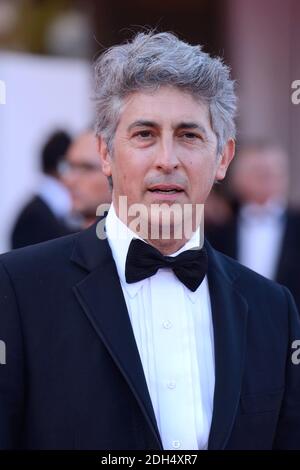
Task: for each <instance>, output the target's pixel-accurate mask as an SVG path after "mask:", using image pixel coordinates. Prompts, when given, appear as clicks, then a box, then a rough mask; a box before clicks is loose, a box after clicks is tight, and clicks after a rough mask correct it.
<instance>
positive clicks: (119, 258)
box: [105, 203, 207, 303]
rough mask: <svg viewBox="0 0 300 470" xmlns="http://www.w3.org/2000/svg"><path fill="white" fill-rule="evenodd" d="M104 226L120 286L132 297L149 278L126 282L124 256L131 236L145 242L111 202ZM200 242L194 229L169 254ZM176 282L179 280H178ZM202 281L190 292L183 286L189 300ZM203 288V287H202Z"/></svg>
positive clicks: (195, 296) (194, 295)
mask: <svg viewBox="0 0 300 470" xmlns="http://www.w3.org/2000/svg"><path fill="white" fill-rule="evenodd" d="M105 228H106V235H107V240H108V243H109V246H110V248H111V251H112V254H113V258H114V260H115V263H116V267H117V271H118V275H119V278H120V281H121V284H122V286H123V287H124V288H125V289H126V292H127V293H128V295H129V296H130V297H131V298H133V297H134V296H135V295H136V294H137V292H138V291H139V290H140V289H141V287H142V286H143V284H145V283H146V282H148V281H149V279H143V280H142V281H138V282H134V283H131V284H129V283H128V282H126V278H125V264H126V257H127V252H128V248H129V245H130V243H131V241H132V239H133V238H138V239H139V240H142V241H143V242H144V243H147V242H146V241H145V240H143V239H142V238H141V237H139V236H138V235H137V234H136V233H135V232H133V231H132V230H131V229H130V228H129V227H128V226H127V225H126V224H124V223H123V222H122V221H121V220H120V219H119V217H118V216H117V214H116V211H115V208H114V205H113V203H112V204H111V206H110V208H109V211H108V214H107V217H106V222H105ZM199 243H200V229H198V230H196V231H195V232H194V233H193V236H192V237H191V238H190V239H189V240H188V241H187V242H186V243H185V245H184V246H182V247H181V248H180V249H179V250H178V251H176V252H175V253H172V254H171V255H170V256H177V255H178V254H179V253H182V252H183V251H186V250H190V249H192V248H195V247H199ZM178 282H180V281H179V280H178ZM205 282H207V281H206V279H205ZM205 282H203V283H202V284H201V285H200V286H199V287H198V289H196V291H195V292H192V291H191V290H190V289H188V288H187V287H185V286H184V285H183V284H182V285H183V287H184V289H185V291H186V293H187V294H188V296H189V298H190V300H191V301H192V302H193V303H195V302H196V299H197V297H198V295H199V293H200V291H201V286H202V285H204V284H205ZM202 288H203V287H202Z"/></svg>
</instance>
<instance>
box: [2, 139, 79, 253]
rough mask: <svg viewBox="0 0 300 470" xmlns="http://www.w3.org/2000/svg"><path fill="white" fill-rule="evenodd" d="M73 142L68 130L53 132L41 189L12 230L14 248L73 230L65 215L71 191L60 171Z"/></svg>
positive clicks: (44, 158) (44, 156)
mask: <svg viewBox="0 0 300 470" xmlns="http://www.w3.org/2000/svg"><path fill="white" fill-rule="evenodd" d="M70 143H71V138H70V137H69V135H68V134H67V133H66V132H63V131H57V132H55V133H53V134H52V135H51V136H50V137H49V139H48V140H47V142H46V143H45V145H44V147H43V149H42V155H41V165H42V171H43V174H42V176H41V181H40V186H39V189H38V192H37V194H36V195H35V196H33V198H32V199H31V200H30V201H29V202H28V203H27V204H26V205H25V207H24V208H23V209H22V210H21V212H20V214H19V215H18V217H17V220H16V222H15V226H14V228H13V231H12V236H11V245H12V248H21V247H23V246H26V245H33V244H35V243H39V242H43V241H46V240H51V239H53V238H57V237H61V236H63V235H67V234H69V233H71V230H70V229H69V228H68V226H67V224H66V223H65V221H64V220H65V218H66V217H67V216H68V214H69V213H70V210H71V200H70V196H69V193H68V191H67V189H66V188H65V186H64V185H63V183H62V182H61V181H60V177H59V174H58V165H59V163H60V162H61V161H62V160H63V158H64V155H65V153H66V151H67V149H68V147H69V145H70Z"/></svg>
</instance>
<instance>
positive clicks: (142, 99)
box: [100, 87, 234, 212]
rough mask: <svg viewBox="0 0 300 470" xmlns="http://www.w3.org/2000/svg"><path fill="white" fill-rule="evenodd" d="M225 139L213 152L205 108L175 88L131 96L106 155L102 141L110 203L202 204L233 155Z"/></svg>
mask: <svg viewBox="0 0 300 470" xmlns="http://www.w3.org/2000/svg"><path fill="white" fill-rule="evenodd" d="M233 152H234V143H233V141H229V142H228V143H227V144H226V148H225V150H224V153H223V155H222V156H219V157H218V156H217V138H216V135H215V134H214V132H213V130H212V128H211V124H210V116H209V111H208V107H207V106H206V105H204V104H202V103H200V102H198V101H196V100H195V99H194V98H193V97H192V96H191V95H190V94H188V93H185V92H182V91H180V90H178V89H177V88H173V87H162V88H160V89H159V90H158V91H155V92H152V93H148V92H136V93H133V94H131V95H130V96H129V97H128V98H127V100H126V101H125V104H124V106H123V109H122V112H121V115H120V119H119V123H118V126H117V129H116V133H115V137H114V141H113V151H112V154H109V152H108V149H107V146H106V144H105V143H104V141H103V140H102V141H100V153H101V157H102V162H103V172H104V173H105V174H106V175H107V176H110V175H111V176H112V179H113V202H114V206H115V208H116V210H117V212H118V201H119V196H127V204H128V206H129V205H131V204H134V203H141V204H144V205H145V206H147V208H149V207H150V205H151V204H154V203H156V204H162V203H167V204H169V205H170V204H173V203H179V204H180V205H181V206H183V204H188V203H190V204H203V203H204V202H205V201H206V198H207V196H208V194H209V192H210V190H211V187H212V185H213V183H214V181H215V180H216V179H222V178H224V176H225V173H226V169H227V167H228V165H229V163H230V160H231V159H232V157H233Z"/></svg>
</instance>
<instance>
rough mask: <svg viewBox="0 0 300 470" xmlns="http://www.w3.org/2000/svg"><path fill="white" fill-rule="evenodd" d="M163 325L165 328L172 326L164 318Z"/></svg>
mask: <svg viewBox="0 0 300 470" xmlns="http://www.w3.org/2000/svg"><path fill="white" fill-rule="evenodd" d="M163 327H164V328H166V330H168V329H169V328H172V323H171V322H170V321H169V320H165V321H164V322H163Z"/></svg>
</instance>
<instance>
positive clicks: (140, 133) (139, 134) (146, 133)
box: [133, 129, 153, 139]
mask: <svg viewBox="0 0 300 470" xmlns="http://www.w3.org/2000/svg"><path fill="white" fill-rule="evenodd" d="M133 137H140V138H141V139H149V138H151V137H153V133H152V132H151V131H149V130H147V129H145V130H142V131H138V132H136V133H135V134H134V135H133Z"/></svg>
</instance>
